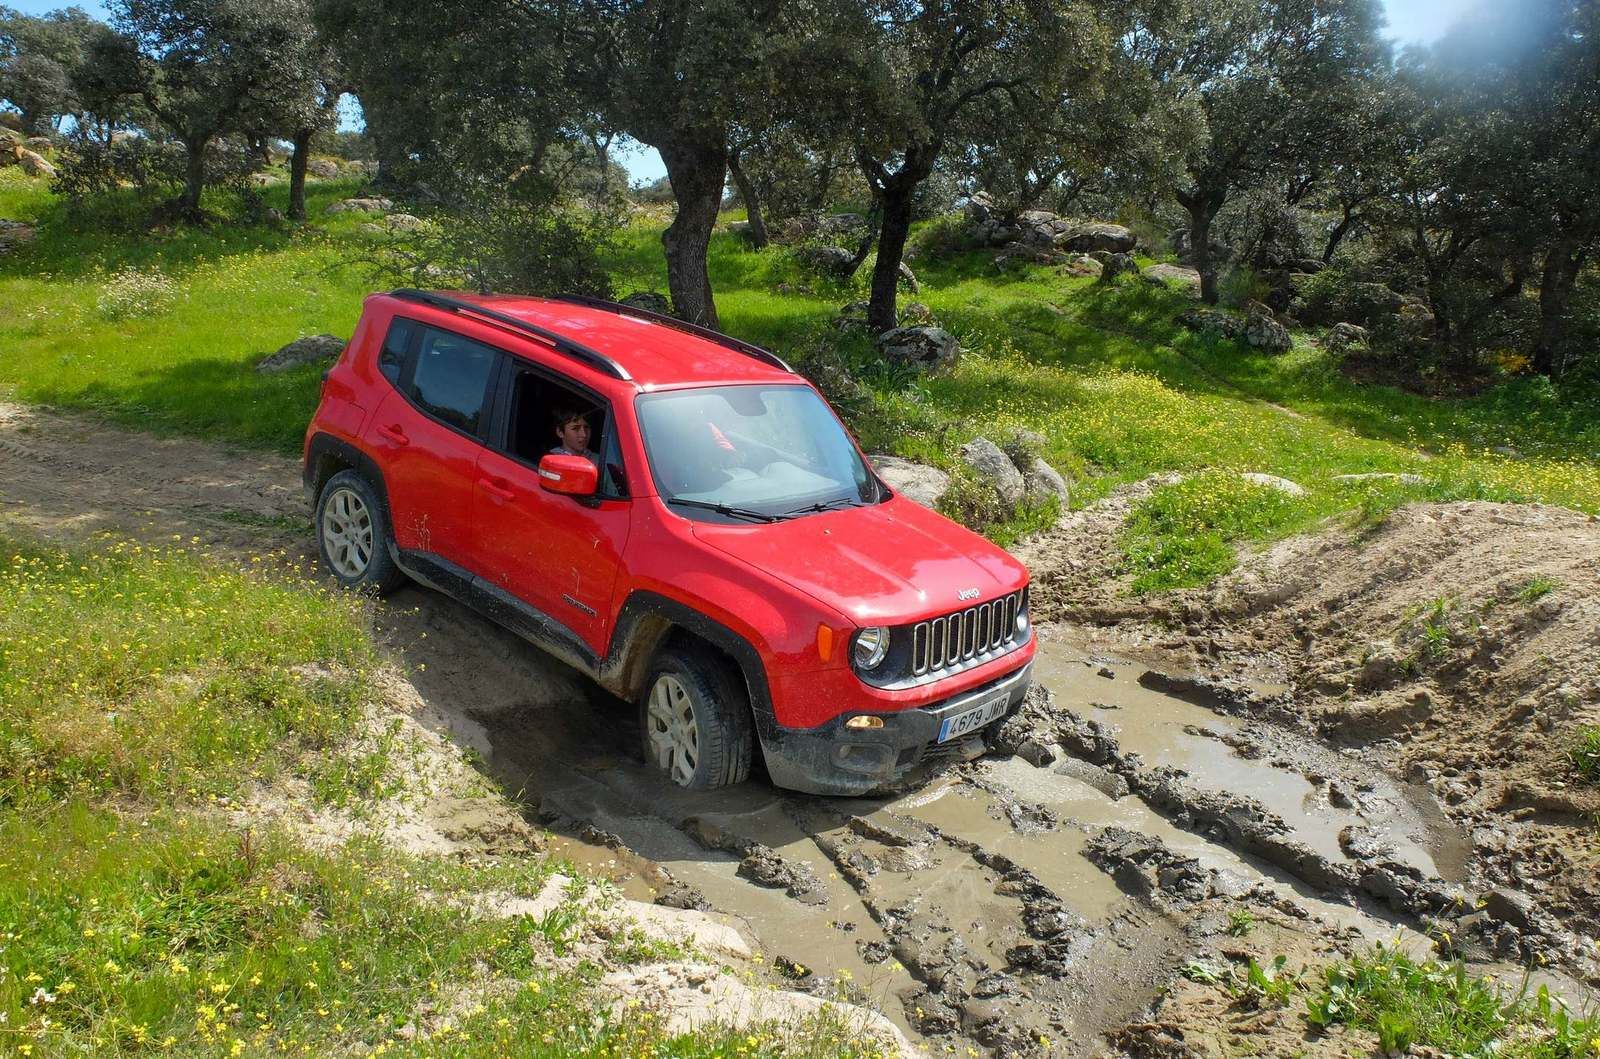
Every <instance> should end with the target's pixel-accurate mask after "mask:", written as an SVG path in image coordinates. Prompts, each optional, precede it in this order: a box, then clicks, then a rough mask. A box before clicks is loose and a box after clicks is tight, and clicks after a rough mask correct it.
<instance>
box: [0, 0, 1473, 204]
mask: <svg viewBox="0 0 1600 1059" xmlns="http://www.w3.org/2000/svg"><path fill="white" fill-rule="evenodd" d="M71 2H72V0H66V2H62V0H8V6H10V7H14V8H16V9H18V10H20V11H22V12H23V13H25V14H31V15H37V14H43V13H44V12H46V11H53V10H56V9H57V8H61V7H66V6H68V4H69V3H71ZM1483 2H1485V0H1383V10H1384V13H1385V14H1386V15H1387V16H1388V18H1389V36H1390V37H1391V38H1393V39H1394V41H1395V42H1396V43H1398V44H1427V43H1429V42H1430V41H1432V40H1434V39H1435V38H1437V37H1438V36H1439V35H1440V34H1442V33H1444V31H1445V30H1446V29H1448V28H1450V25H1451V24H1452V23H1454V22H1455V21H1456V20H1457V19H1459V18H1461V17H1462V16H1464V15H1466V14H1467V13H1468V12H1470V11H1471V10H1472V9H1473V8H1475V7H1477V6H1479V4H1480V3H1483ZM77 6H79V7H81V8H83V9H84V10H86V11H88V12H89V13H90V14H93V15H97V16H99V17H101V18H104V17H105V6H104V5H103V4H101V3H97V2H95V0H77ZM621 161H622V164H623V165H624V166H626V167H627V169H628V174H629V175H630V176H631V177H632V178H633V179H634V181H636V182H637V181H650V180H655V179H657V178H659V177H662V176H665V175H666V168H665V167H664V166H663V165H662V164H661V156H660V155H658V154H657V153H656V151H655V149H654V148H651V147H643V146H639V147H636V149H635V150H633V151H632V152H630V153H627V154H625V155H623V156H622V158H621Z"/></svg>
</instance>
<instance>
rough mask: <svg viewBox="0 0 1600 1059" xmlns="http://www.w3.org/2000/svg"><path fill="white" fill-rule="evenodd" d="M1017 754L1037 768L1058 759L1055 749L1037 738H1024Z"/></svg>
mask: <svg viewBox="0 0 1600 1059" xmlns="http://www.w3.org/2000/svg"><path fill="white" fill-rule="evenodd" d="M1017 756H1018V757H1020V758H1021V759H1022V760H1024V761H1026V762H1027V763H1028V764H1030V765H1032V766H1033V767H1034V768H1036V769H1042V768H1045V767H1046V766H1048V765H1050V764H1051V763H1053V762H1054V761H1055V759H1056V755H1055V751H1053V750H1051V749H1050V748H1049V747H1047V746H1045V745H1044V744H1043V743H1041V742H1039V741H1038V740H1037V739H1025V740H1023V742H1022V745H1021V746H1019V747H1017Z"/></svg>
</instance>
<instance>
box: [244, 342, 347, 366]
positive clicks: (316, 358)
mask: <svg viewBox="0 0 1600 1059" xmlns="http://www.w3.org/2000/svg"><path fill="white" fill-rule="evenodd" d="M344 347H345V340H344V339H342V338H339V337H337V336H336V335H311V336H309V337H307V338H297V339H295V340H294V341H293V342H290V343H289V344H288V345H286V346H284V347H283V348H282V349H280V350H278V351H277V352H276V353H274V354H272V355H271V356H269V357H266V358H265V359H263V360H262V361H261V362H260V363H258V364H257V365H256V371H259V372H261V373H263V374H266V375H271V374H274V373H276V372H280V371H288V370H289V369H290V368H298V367H299V366H300V365H302V364H317V363H320V362H322V361H331V360H333V359H334V358H336V357H337V356H338V355H339V354H340V353H342V352H343V351H344Z"/></svg>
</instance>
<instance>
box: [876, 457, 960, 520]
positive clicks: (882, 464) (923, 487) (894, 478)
mask: <svg viewBox="0 0 1600 1059" xmlns="http://www.w3.org/2000/svg"><path fill="white" fill-rule="evenodd" d="M867 458H868V459H869V460H871V461H872V466H873V468H874V469H875V470H876V471H877V472H878V477H880V478H882V479H883V480H884V481H885V482H888V483H889V488H891V489H893V490H894V491H895V492H897V493H900V494H901V495H902V496H904V497H906V498H907V499H908V500H915V501H916V502H917V503H919V504H921V505H922V506H923V507H928V508H931V507H934V506H935V505H937V504H938V503H939V498H940V497H942V496H944V494H945V490H947V489H949V488H950V476H949V475H948V474H946V473H944V472H943V471H941V470H939V468H937V467H929V466H928V465H927V464H925V463H913V462H912V461H911V460H903V459H901V458H900V457H898V456H885V455H878V454H874V455H872V456H869V457H867Z"/></svg>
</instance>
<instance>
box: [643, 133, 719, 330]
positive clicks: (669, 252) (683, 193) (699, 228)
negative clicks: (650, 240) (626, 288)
mask: <svg viewBox="0 0 1600 1059" xmlns="http://www.w3.org/2000/svg"><path fill="white" fill-rule="evenodd" d="M655 146H656V149H657V150H659V151H660V152H661V160H662V161H663V162H664V163H666V167H667V179H668V180H670V181H671V182H672V195H673V198H675V199H676V200H677V202H678V215H677V216H676V217H674V218H673V220H672V224H671V225H669V226H668V227H667V230H666V231H664V232H662V233H661V246H662V248H663V249H664V250H665V251H666V256H667V289H668V290H669V291H670V292H671V293H672V309H673V312H674V313H676V314H677V315H678V317H679V318H680V319H683V320H687V321H689V322H690V323H694V324H699V325H701V326H702V327H712V328H715V327H717V326H719V321H718V320H717V306H716V303H715V302H714V301H713V300H712V296H711V275H710V273H709V272H708V271H707V268H706V252H707V249H708V248H709V247H710V245H711V229H712V228H713V227H714V226H715V225H716V223H717V210H718V208H719V207H720V206H721V205H722V185H723V179H724V177H726V176H727V172H728V149H727V146H726V144H724V143H722V142H718V143H660V144H656V145H655Z"/></svg>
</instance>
